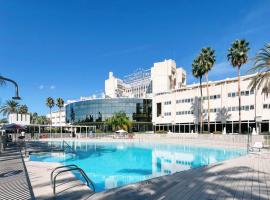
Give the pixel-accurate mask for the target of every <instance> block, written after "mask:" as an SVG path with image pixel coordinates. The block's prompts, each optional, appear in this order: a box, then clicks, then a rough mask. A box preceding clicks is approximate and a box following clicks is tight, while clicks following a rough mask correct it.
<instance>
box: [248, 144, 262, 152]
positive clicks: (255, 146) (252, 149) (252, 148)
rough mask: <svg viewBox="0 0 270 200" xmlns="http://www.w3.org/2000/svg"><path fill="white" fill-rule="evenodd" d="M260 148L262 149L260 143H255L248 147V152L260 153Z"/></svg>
mask: <svg viewBox="0 0 270 200" xmlns="http://www.w3.org/2000/svg"><path fill="white" fill-rule="evenodd" d="M262 148H263V144H262V142H255V143H254V145H253V146H252V147H250V150H251V151H254V150H255V149H256V150H259V151H261V149H262Z"/></svg>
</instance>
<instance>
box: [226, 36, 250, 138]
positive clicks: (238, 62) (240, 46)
mask: <svg viewBox="0 0 270 200" xmlns="http://www.w3.org/2000/svg"><path fill="white" fill-rule="evenodd" d="M248 46H249V43H248V42H247V41H246V40H235V41H234V42H233V43H232V46H231V48H229V49H228V55H227V58H228V60H229V61H230V62H231V65H232V66H233V67H237V70H238V104H239V105H238V107H239V109H238V110H239V134H240V133H241V88H240V68H241V66H242V65H243V64H245V63H246V62H247V60H248V55H247V53H248V51H249V49H250V48H249V47H248Z"/></svg>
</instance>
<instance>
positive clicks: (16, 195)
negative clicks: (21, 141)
mask: <svg viewBox="0 0 270 200" xmlns="http://www.w3.org/2000/svg"><path fill="white" fill-rule="evenodd" d="M0 199H1V200H13V199H14V200H15V199H20V200H32V199H35V198H34V194H33V191H32V186H31V183H30V180H29V177H28V173H27V170H26V168H25V165H24V162H23V157H22V154H21V152H20V150H19V148H18V147H17V146H12V147H8V148H6V150H5V151H3V152H2V153H0Z"/></svg>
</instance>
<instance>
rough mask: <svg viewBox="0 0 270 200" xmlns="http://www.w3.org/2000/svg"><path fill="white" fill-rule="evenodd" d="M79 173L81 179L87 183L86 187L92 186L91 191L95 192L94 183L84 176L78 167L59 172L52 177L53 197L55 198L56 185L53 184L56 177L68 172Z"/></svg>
mask: <svg viewBox="0 0 270 200" xmlns="http://www.w3.org/2000/svg"><path fill="white" fill-rule="evenodd" d="M75 170H76V171H79V172H80V174H81V175H82V177H83V178H84V179H85V180H86V182H87V186H88V187H90V185H91V186H92V190H93V192H95V190H96V189H95V185H94V183H93V182H92V181H91V179H90V178H89V177H88V176H87V175H86V174H85V172H84V171H83V170H82V169H81V168H79V167H76V168H71V169H66V170H61V171H59V172H58V173H57V174H56V175H55V176H54V179H53V195H54V196H55V189H56V187H55V186H56V185H55V182H56V178H57V176H58V175H60V174H62V173H65V172H70V171H75Z"/></svg>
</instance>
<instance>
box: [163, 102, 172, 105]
mask: <svg viewBox="0 0 270 200" xmlns="http://www.w3.org/2000/svg"><path fill="white" fill-rule="evenodd" d="M171 103H172V102H171V101H165V102H164V105H171Z"/></svg>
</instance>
